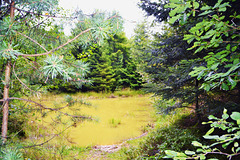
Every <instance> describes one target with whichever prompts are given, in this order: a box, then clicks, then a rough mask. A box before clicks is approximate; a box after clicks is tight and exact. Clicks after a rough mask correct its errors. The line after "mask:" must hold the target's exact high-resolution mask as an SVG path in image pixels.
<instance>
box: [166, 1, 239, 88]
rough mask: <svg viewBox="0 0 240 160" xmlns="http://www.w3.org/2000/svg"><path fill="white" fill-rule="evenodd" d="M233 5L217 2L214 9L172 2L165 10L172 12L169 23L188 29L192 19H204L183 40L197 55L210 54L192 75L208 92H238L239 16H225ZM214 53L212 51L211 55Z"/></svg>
mask: <svg viewBox="0 0 240 160" xmlns="http://www.w3.org/2000/svg"><path fill="white" fill-rule="evenodd" d="M229 3H230V2H224V1H223V0H218V1H217V3H216V4H215V5H214V6H209V5H206V4H204V3H200V2H198V1H196V0H187V1H181V0H170V3H169V4H167V5H166V7H168V8H171V9H172V10H171V11H170V13H169V15H170V16H171V18H170V20H169V23H172V24H173V23H175V22H176V21H178V22H179V24H180V25H185V24H186V23H188V22H189V21H190V19H189V17H196V18H199V19H201V21H200V22H198V23H197V24H196V25H194V26H192V27H191V29H190V30H189V33H188V34H186V35H185V36H184V40H186V41H187V42H188V43H189V44H192V47H190V48H188V50H194V53H195V54H198V53H199V52H201V51H204V52H208V53H207V55H206V56H205V57H204V60H205V62H206V65H205V66H200V67H195V68H194V69H193V71H192V72H190V75H191V76H192V77H196V78H197V79H198V80H200V79H203V80H204V81H205V82H204V83H203V84H202V88H204V89H205V90H207V91H209V90H210V89H213V88H215V87H219V86H220V88H221V89H223V90H230V89H233V88H235V86H236V85H237V83H238V82H239V80H240V78H239V68H240V60H239V58H240V56H239V43H240V40H239V39H240V36H239V32H240V25H239V19H240V16H239V15H237V14H236V13H233V14H232V15H230V16H229V17H226V16H225V14H224V13H225V12H227V11H228V9H231V6H230V5H229ZM210 50H211V51H210Z"/></svg>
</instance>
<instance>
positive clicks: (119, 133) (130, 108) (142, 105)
mask: <svg viewBox="0 0 240 160" xmlns="http://www.w3.org/2000/svg"><path fill="white" fill-rule="evenodd" d="M63 97H64V96H63V95H59V96H56V95H55V96H50V97H48V96H45V97H42V98H41V100H40V101H41V103H43V104H45V105H48V106H49V105H54V104H55V105H56V104H57V103H61V102H62V101H63V99H64V98H63ZM74 98H76V97H74ZM78 98H80V97H78ZM86 101H87V102H89V103H91V106H83V105H81V106H78V104H75V105H74V106H73V107H75V108H78V109H80V110H79V111H80V113H81V114H84V115H90V116H92V117H94V119H97V121H83V122H78V123H77V124H76V126H75V127H71V128H69V129H68V130H67V131H66V132H65V134H66V133H67V139H70V140H71V141H72V142H74V144H75V145H77V146H89V145H111V144H117V143H121V142H123V141H124V140H127V139H129V138H134V137H138V136H140V135H141V134H142V133H143V132H142V130H143V128H144V126H146V125H148V124H152V123H153V121H154V118H153V117H152V115H153V111H154V109H153V107H152V106H151V103H150V99H149V96H133V97H124V98H123V97H117V98H100V99H96V98H90V99H89V98H86ZM50 102H51V103H50ZM71 108H72V107H70V109H64V110H62V111H63V112H65V113H68V114H72V115H74V114H75V113H76V111H75V110H73V109H71ZM56 115H57V112H50V113H49V114H48V115H47V116H46V117H45V118H42V121H41V122H40V123H41V124H43V125H46V124H47V125H50V122H53V120H54V119H55V118H56ZM65 121H70V120H69V119H65ZM70 123H72V122H70ZM64 127H66V126H61V125H60V126H58V127H56V128H55V130H56V131H57V130H58V131H59V130H60V128H64ZM46 130H47V129H46ZM47 132H49V133H51V131H47ZM46 139H47V138H46Z"/></svg>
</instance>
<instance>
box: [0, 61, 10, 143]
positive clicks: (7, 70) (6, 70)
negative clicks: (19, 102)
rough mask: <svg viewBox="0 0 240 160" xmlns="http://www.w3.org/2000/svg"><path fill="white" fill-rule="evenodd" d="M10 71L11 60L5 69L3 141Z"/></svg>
mask: <svg viewBox="0 0 240 160" xmlns="http://www.w3.org/2000/svg"><path fill="white" fill-rule="evenodd" d="M10 73H11V61H8V62H7V66H6V69H5V85H4V92H3V99H4V102H3V119H2V139H3V142H4V143H5V142H6V140H7V129H8V107H9V81H10Z"/></svg>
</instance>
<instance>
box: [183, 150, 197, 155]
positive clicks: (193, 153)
mask: <svg viewBox="0 0 240 160" xmlns="http://www.w3.org/2000/svg"><path fill="white" fill-rule="evenodd" d="M185 154H186V155H189V156H192V155H195V154H196V153H195V152H194V151H188V150H186V151H185Z"/></svg>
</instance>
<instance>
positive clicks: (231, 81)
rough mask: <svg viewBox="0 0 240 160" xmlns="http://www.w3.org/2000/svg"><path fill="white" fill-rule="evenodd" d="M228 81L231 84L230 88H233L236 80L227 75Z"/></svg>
mask: <svg viewBox="0 0 240 160" xmlns="http://www.w3.org/2000/svg"><path fill="white" fill-rule="evenodd" d="M228 82H229V83H230V84H231V85H232V87H231V89H233V88H235V86H236V85H237V82H236V81H234V80H233V79H232V78H231V77H230V76H228Z"/></svg>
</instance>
